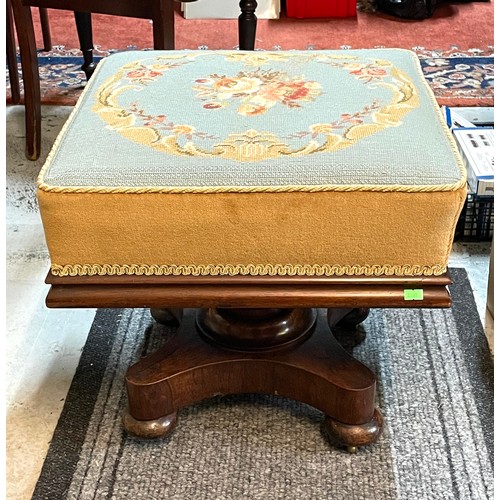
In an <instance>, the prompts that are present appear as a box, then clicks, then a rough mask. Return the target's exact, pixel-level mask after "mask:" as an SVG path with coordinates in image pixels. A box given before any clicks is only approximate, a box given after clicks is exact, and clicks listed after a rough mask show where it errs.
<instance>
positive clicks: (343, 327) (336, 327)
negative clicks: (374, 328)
mask: <svg viewBox="0 0 500 500" xmlns="http://www.w3.org/2000/svg"><path fill="white" fill-rule="evenodd" d="M369 313H370V309H368V308H366V307H360V308H356V309H340V308H330V309H328V315H327V319H328V325H329V326H330V329H331V331H332V333H333V336H334V337H335V338H336V339H337V341H338V342H339V344H340V345H341V346H342V347H343V348H344V349H352V348H353V347H356V346H357V345H359V344H361V343H362V342H363V341H364V340H365V337H366V332H365V330H364V328H363V326H362V325H361V323H362V322H363V321H364V320H365V319H366V318H367V317H368V315H369Z"/></svg>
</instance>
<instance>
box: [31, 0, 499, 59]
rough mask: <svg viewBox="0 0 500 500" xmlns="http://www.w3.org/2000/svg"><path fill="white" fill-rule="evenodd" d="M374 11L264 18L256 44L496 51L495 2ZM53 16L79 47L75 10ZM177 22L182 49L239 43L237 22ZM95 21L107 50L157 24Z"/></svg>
mask: <svg viewBox="0 0 500 500" xmlns="http://www.w3.org/2000/svg"><path fill="white" fill-rule="evenodd" d="M139 1H140V0H139ZM231 1H237V0H231ZM179 9H180V6H179ZM365 10H366V11H365ZM368 10H370V5H369V4H368V5H365V6H361V5H359V6H358V14H357V16H356V17H350V18H332V19H289V18H286V17H284V16H283V13H282V18H281V19H276V20H259V22H258V26H257V40H256V48H259V49H265V50H270V49H272V48H273V47H275V46H280V47H281V48H282V49H283V50H287V49H306V48H308V46H314V48H316V49H338V48H342V47H343V46H350V47H352V48H373V47H376V46H384V47H400V48H406V49H411V48H413V47H417V46H418V47H423V48H425V49H427V50H445V51H446V50H448V49H450V48H452V47H457V48H459V49H460V50H461V51H466V50H468V49H480V50H482V51H490V52H491V47H492V46H493V1H491V2H481V1H479V2H464V3H448V2H444V3H442V4H441V5H439V6H438V8H437V9H436V11H435V13H434V15H433V16H432V17H431V18H429V19H425V20H423V21H412V20H404V19H398V18H396V17H392V16H390V15H388V14H383V13H380V12H367V11H368ZM35 17H36V16H35ZM49 17H50V25H51V30H52V40H53V43H54V45H64V46H65V47H66V48H75V47H78V38H77V36H76V29H75V25H74V21H73V15H72V13H71V12H65V11H59V10H50V11H49ZM175 23H176V35H175V41H176V48H177V49H196V48H198V47H199V46H200V45H206V46H208V47H209V48H210V49H230V48H233V47H236V46H237V44H238V33H237V21H236V20H206V19H200V20H198V19H192V20H187V19H184V17H183V16H182V14H181V13H180V12H177V16H176V19H175ZM93 25H94V44H95V45H98V46H99V47H100V48H101V49H103V50H106V49H119V50H120V49H125V48H126V47H127V46H130V45H133V46H136V47H137V48H148V47H152V30H151V24H150V23H149V21H147V20H140V19H131V18H128V19H127V18H122V17H111V16H103V15H95V16H93ZM40 43H41V41H40ZM488 55H489V54H488Z"/></svg>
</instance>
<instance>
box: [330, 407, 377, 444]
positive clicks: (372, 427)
mask: <svg viewBox="0 0 500 500" xmlns="http://www.w3.org/2000/svg"><path fill="white" fill-rule="evenodd" d="M383 426H384V418H383V417H382V414H381V413H380V411H379V410H377V408H375V411H374V413H373V418H372V419H371V420H370V421H369V422H367V423H366V424H359V425H349V424H344V423H342V422H339V421H337V420H333V418H330V417H328V416H327V417H326V419H325V423H324V429H325V432H326V434H327V436H328V439H329V440H330V442H331V443H332V444H333V445H334V446H337V447H338V448H343V447H345V448H346V449H347V451H348V452H349V453H356V451H357V449H358V447H359V446H367V445H369V444H372V443H374V442H375V441H376V440H377V439H378V437H379V436H380V434H381V433H382V428H383Z"/></svg>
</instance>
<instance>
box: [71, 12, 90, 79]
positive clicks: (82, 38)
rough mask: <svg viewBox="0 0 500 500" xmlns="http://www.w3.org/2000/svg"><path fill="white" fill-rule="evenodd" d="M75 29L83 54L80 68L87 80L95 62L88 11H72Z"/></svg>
mask: <svg viewBox="0 0 500 500" xmlns="http://www.w3.org/2000/svg"><path fill="white" fill-rule="evenodd" d="M73 14H74V16H75V24H76V31H77V33H78V41H79V42H80V50H81V51H82V55H83V65H82V70H83V72H84V73H85V77H86V78H87V80H89V79H90V77H91V76H92V75H93V73H94V71H95V68H96V64H95V62H94V42H93V36H92V15H91V14H90V12H74V13H73Z"/></svg>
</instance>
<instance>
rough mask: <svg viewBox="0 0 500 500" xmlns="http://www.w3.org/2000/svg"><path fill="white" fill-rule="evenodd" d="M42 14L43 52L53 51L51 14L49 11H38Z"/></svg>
mask: <svg viewBox="0 0 500 500" xmlns="http://www.w3.org/2000/svg"><path fill="white" fill-rule="evenodd" d="M38 12H39V13H40V26H41V27H42V37H43V50H44V51H45V52H48V51H49V50H52V37H51V36H50V25H49V14H48V12H47V9H42V8H40V9H38Z"/></svg>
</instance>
